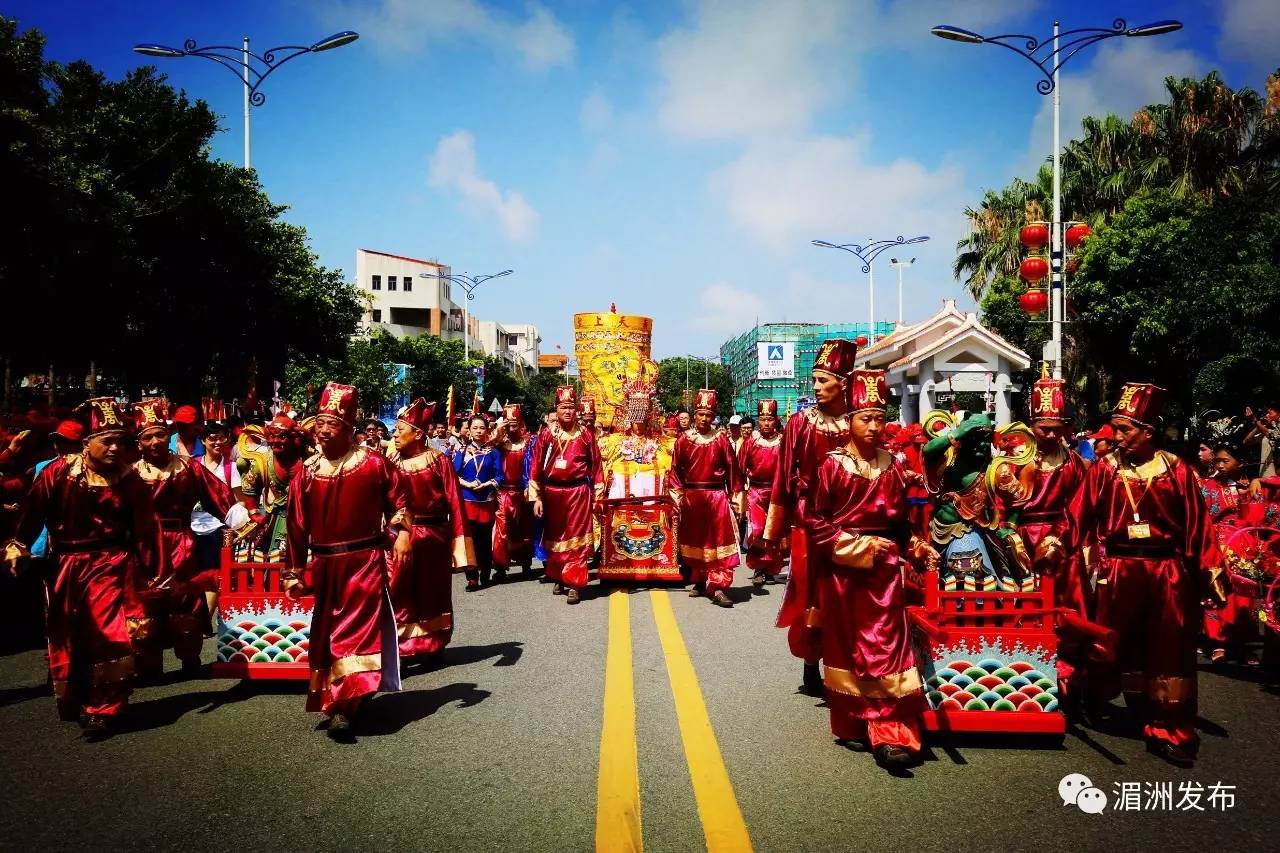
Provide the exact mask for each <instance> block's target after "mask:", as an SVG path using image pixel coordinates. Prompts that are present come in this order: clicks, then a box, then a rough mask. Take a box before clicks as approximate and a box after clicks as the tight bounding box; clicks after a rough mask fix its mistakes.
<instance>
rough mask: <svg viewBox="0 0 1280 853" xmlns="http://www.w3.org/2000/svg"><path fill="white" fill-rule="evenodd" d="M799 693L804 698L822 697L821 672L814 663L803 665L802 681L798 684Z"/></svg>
mask: <svg viewBox="0 0 1280 853" xmlns="http://www.w3.org/2000/svg"><path fill="white" fill-rule="evenodd" d="M800 692H801V693H803V694H804V695H805V696H816V697H819V698H821V697H822V696H823V690H822V671H821V670H820V669H818V665H817V664H816V663H806V664H805V665H804V680H803V681H802V682H801V683H800Z"/></svg>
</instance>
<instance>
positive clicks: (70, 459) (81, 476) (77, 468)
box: [62, 454, 124, 488]
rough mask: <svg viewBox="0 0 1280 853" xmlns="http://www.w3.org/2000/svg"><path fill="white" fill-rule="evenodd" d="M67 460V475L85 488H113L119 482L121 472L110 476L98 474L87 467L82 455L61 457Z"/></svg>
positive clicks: (87, 464)
mask: <svg viewBox="0 0 1280 853" xmlns="http://www.w3.org/2000/svg"><path fill="white" fill-rule="evenodd" d="M62 458H63V459H66V460H67V474H68V476H70V477H71V478H72V479H73V480H80V481H82V482H83V483H84V484H85V485H86V486H95V487H98V488H102V487H104V486H114V485H115V484H116V483H118V482H120V477H121V476H122V475H123V473H124V472H123V471H117V472H115V473H112V474H100V473H98V472H97V471H95V470H93V468H91V467H89V463H88V462H86V461H85V458H84V456H83V455H82V454H77V455H70V454H68V455H67V456H64V457H62Z"/></svg>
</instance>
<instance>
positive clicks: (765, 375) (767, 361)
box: [756, 341, 796, 379]
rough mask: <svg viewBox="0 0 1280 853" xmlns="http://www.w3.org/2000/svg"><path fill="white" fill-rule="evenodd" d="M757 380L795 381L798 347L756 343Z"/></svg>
mask: <svg viewBox="0 0 1280 853" xmlns="http://www.w3.org/2000/svg"><path fill="white" fill-rule="evenodd" d="M756 362H757V364H756V379H794V378H795V375H796V345H795V344H794V343H785V342H784V343H779V342H776V341H759V342H757V343H756Z"/></svg>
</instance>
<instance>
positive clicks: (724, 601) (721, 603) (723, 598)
mask: <svg viewBox="0 0 1280 853" xmlns="http://www.w3.org/2000/svg"><path fill="white" fill-rule="evenodd" d="M711 603H712V604H714V605H715V606H716V607H733V602H732V601H730V600H729V596H727V595H725V594H724V590H722V589H717V590H716V591H715V594H713V595H712V596H711Z"/></svg>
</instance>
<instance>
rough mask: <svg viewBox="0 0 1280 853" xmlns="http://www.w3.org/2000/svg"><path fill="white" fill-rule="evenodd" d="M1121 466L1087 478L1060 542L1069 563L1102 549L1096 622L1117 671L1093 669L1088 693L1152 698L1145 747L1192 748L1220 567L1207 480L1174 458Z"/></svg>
mask: <svg viewBox="0 0 1280 853" xmlns="http://www.w3.org/2000/svg"><path fill="white" fill-rule="evenodd" d="M1119 465H1120V463H1119V462H1118V461H1117V460H1116V458H1115V456H1114V455H1112V456H1108V457H1106V459H1104V460H1103V461H1100V462H1097V463H1095V464H1094V465H1093V466H1092V467H1091V468H1090V469H1089V473H1088V474H1087V475H1086V476H1085V482H1084V487H1083V488H1081V489H1080V490H1078V491H1077V492H1076V494H1075V497H1074V498H1073V499H1072V500H1071V505H1070V507H1069V509H1068V510H1067V525H1066V533H1065V536H1064V537H1063V540H1062V549H1063V552H1064V553H1065V554H1067V555H1071V554H1075V553H1077V552H1078V551H1079V550H1080V548H1081V547H1082V546H1083V545H1085V544H1087V543H1088V542H1089V541H1090V537H1091V536H1092V537H1093V541H1096V542H1097V543H1098V547H1099V556H1098V559H1097V561H1096V565H1095V568H1096V572H1097V578H1098V581H1097V591H1096V593H1095V596H1096V599H1097V605H1096V610H1097V612H1096V615H1095V616H1094V621H1096V622H1098V623H1099V624H1101V625H1105V626H1107V627H1109V628H1113V629H1114V630H1115V631H1116V634H1117V649H1116V661H1115V662H1114V664H1110V665H1105V664H1099V663H1091V664H1090V665H1089V689H1090V690H1091V692H1094V693H1096V694H1098V695H1099V696H1101V697H1103V698H1110V697H1112V696H1115V695H1116V694H1118V693H1119V692H1121V691H1122V690H1123V692H1125V693H1132V694H1143V695H1145V696H1146V697H1147V699H1148V702H1147V719H1146V720H1145V724H1144V727H1143V735H1144V737H1146V738H1148V739H1157V740H1164V741H1169V742H1171V743H1174V744H1178V745H1190V746H1191V747H1192V748H1194V745H1195V744H1196V743H1197V740H1198V739H1197V736H1196V731H1195V716H1196V640H1197V637H1198V635H1199V631H1200V608H1201V605H1200V602H1201V598H1202V594H1203V593H1204V592H1206V591H1207V589H1208V588H1209V587H1210V586H1212V585H1214V584H1215V583H1216V582H1217V580H1218V578H1217V574H1218V572H1219V562H1220V557H1219V553H1218V547H1217V544H1216V543H1215V542H1214V539H1213V526H1212V524H1211V523H1210V522H1209V512H1208V508H1207V507H1206V506H1205V502H1204V496H1203V495H1202V494H1201V493H1200V483H1199V477H1197V476H1196V473H1195V471H1193V470H1192V469H1191V467H1190V466H1189V465H1187V464H1186V463H1185V462H1182V461H1181V460H1179V459H1178V458H1177V457H1176V456H1174V455H1173V454H1171V453H1166V452H1164V451H1158V452H1157V453H1156V455H1155V456H1154V457H1153V458H1152V459H1151V460H1150V461H1149V462H1146V463H1144V464H1142V465H1139V466H1137V467H1136V468H1133V467H1129V466H1125V467H1124V468H1123V469H1121V468H1120V467H1118V466H1119ZM1122 477H1123V478H1125V480H1127V481H1128V486H1129V489H1128V491H1127V492H1126V489H1125V484H1124V481H1122V479H1121V478H1122ZM1130 495H1132V504H1131V502H1130ZM1133 504H1136V509H1135V507H1134V506H1133ZM1135 512H1136V513H1137V514H1138V516H1139V518H1140V521H1137V522H1135V520H1134V514H1135ZM1144 534H1145V535H1144ZM1202 575H1203V577H1202Z"/></svg>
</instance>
